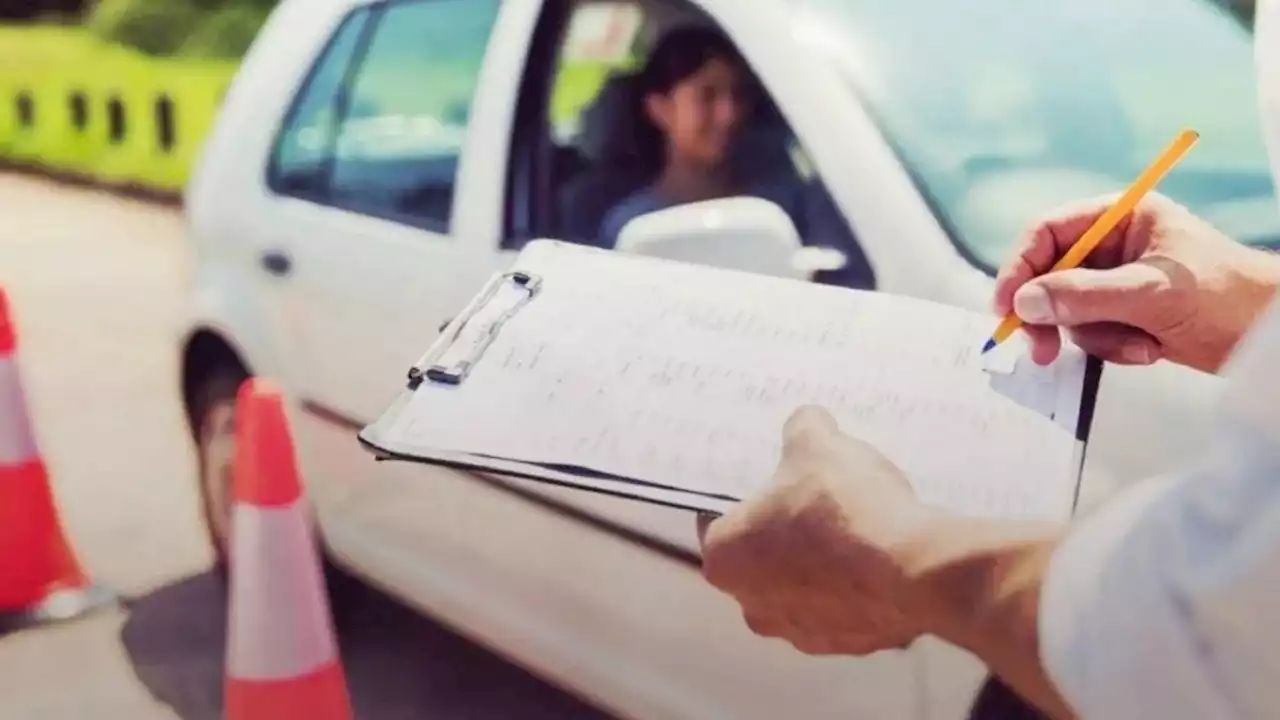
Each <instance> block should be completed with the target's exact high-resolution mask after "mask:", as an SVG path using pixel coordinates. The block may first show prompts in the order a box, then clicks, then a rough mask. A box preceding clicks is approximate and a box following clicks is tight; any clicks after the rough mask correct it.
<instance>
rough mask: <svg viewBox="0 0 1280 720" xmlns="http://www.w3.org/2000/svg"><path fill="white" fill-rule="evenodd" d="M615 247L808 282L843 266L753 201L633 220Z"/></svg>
mask: <svg viewBox="0 0 1280 720" xmlns="http://www.w3.org/2000/svg"><path fill="white" fill-rule="evenodd" d="M614 247H615V249H617V250H619V251H621V252H630V253H636V254H639V255H650V256H654V257H661V258H667V259H669V260H680V261H684V262H691V263H698V264H701V265H713V266H715V267H721V268H728V269H733V270H744V271H747V272H754V273H759V274H762V275H772V276H775V277H790V278H798V279H806V280H807V279H810V278H811V277H812V276H813V273H815V272H817V271H819V270H835V269H839V268H841V267H843V266H844V263H845V261H846V260H845V257H844V255H843V253H840V252H839V251H838V250H834V249H831V248H821V247H804V246H803V244H802V243H801V240H800V233H799V232H797V231H796V227H795V225H794V224H793V223H792V222H791V218H790V217H789V216H788V215H787V213H786V212H785V211H784V210H783V209H782V208H780V207H778V205H776V204H775V203H772V202H769V201H768V200H763V199H761V198H756V197H732V198H721V199H716V200H705V201H702V202H696V203H688V204H685V205H677V206H675V207H670V208H666V209H663V210H657V211H654V212H651V213H647V214H644V215H640V216H637V217H635V218H633V219H632V220H631V221H630V222H628V223H627V224H626V225H624V226H623V227H622V231H621V232H620V233H619V235H618V241H617V243H616V244H615V246H614Z"/></svg>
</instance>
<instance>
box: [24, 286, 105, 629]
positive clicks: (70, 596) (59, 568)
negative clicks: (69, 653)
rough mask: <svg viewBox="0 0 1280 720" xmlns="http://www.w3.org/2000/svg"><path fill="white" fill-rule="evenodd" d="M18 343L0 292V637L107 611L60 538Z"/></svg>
mask: <svg viewBox="0 0 1280 720" xmlns="http://www.w3.org/2000/svg"><path fill="white" fill-rule="evenodd" d="M17 349H18V338H17V333H16V331H15V329H14V325H13V322H12V320H11V318H10V317H9V302H8V298H7V297H6V296H5V293H4V290H3V289H0V633H3V632H9V631H13V630H18V629H22V628H26V627H30V626H32V625H39V624H43V623H47V622H53V621H60V620H70V619H73V618H76V617H79V616H81V615H84V614H86V613H88V612H90V611H92V610H95V609H98V608H102V607H105V606H107V605H110V604H112V603H114V601H115V599H116V597H115V594H114V593H112V592H110V591H108V590H106V589H105V588H101V587H98V586H95V585H94V584H93V583H92V582H91V581H90V580H89V577H88V576H87V575H86V574H85V572H84V570H83V569H82V568H81V567H80V563H79V561H78V560H77V559H76V556H75V553H74V552H73V551H72V549H71V546H70V544H69V543H68V542H67V538H66V536H65V535H64V533H63V531H62V522H61V519H60V518H59V515H58V509H57V504H56V502H55V501H54V497H53V489H52V488H51V487H50V485H49V475H48V472H47V471H46V470H45V465H44V460H43V459H42V458H41V457H40V451H39V449H38V448H37V447H36V442H35V436H34V433H33V432H32V429H31V420H30V418H29V416H28V415H27V402H26V394H25V393H24V392H23V388H22V378H21V376H20V374H19V372H18V361H17Z"/></svg>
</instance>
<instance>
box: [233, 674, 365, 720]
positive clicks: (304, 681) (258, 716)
mask: <svg viewBox="0 0 1280 720" xmlns="http://www.w3.org/2000/svg"><path fill="white" fill-rule="evenodd" d="M225 710H226V715H225V717H226V718H227V720H283V719H284V718H306V719H307V720H351V717H352V714H351V700H350V697H349V696H348V695H347V681H346V675H345V673H344V672H343V670H342V665H340V664H339V663H338V662H336V661H335V662H332V663H329V664H328V665H327V666H325V667H323V668H320V669H318V670H316V671H315V672H313V673H311V674H309V675H307V676H305V677H300V678H293V679H288V680H240V679H237V678H227V682H226V708H225Z"/></svg>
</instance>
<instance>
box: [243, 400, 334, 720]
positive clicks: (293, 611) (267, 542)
mask: <svg viewBox="0 0 1280 720" xmlns="http://www.w3.org/2000/svg"><path fill="white" fill-rule="evenodd" d="M235 437H236V449H235V458H234V466H233V469H234V473H235V477H234V480H233V489H232V499H233V502H234V505H233V507H232V518H231V537H230V542H231V558H230V559H231V562H230V566H231V576H230V577H231V587H230V591H231V596H230V607H229V619H228V624H227V627H228V631H227V632H228V638H227V671H226V708H225V710H226V714H225V717H226V718H227V720H291V719H292V718H298V719H299V720H350V718H351V700H350V696H349V695H348V692H347V683H346V675H345V673H344V671H343V669H342V663H341V660H340V658H339V656H338V647H337V641H336V639H335V637H334V631H333V619H332V616H331V615H330V610H329V601H328V596H327V595H326V593H325V585H324V576H323V574H322V572H321V566H320V558H319V556H318V554H317V553H316V545H315V541H314V537H313V534H312V531H311V522H310V513H308V512H307V507H306V501H305V499H304V498H303V495H302V484H301V482H300V481H299V479H298V470H297V465H296V463H295V460H294V455H293V441H292V439H291V438H290V435H289V428H288V423H287V420H286V419H285V414H284V405H283V401H282V399H281V395H280V391H279V389H277V388H276V387H275V386H274V385H272V384H271V383H270V382H268V381H264V380H261V379H254V378H251V379H249V380H246V381H245V382H244V384H243V385H241V387H240V391H239V393H238V395H237V397H236V418H235Z"/></svg>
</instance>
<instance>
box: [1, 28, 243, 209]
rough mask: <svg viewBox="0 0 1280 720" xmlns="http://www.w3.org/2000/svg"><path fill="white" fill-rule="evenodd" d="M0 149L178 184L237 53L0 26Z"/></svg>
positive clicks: (116, 180) (9, 154)
mask: <svg viewBox="0 0 1280 720" xmlns="http://www.w3.org/2000/svg"><path fill="white" fill-rule="evenodd" d="M0 68H3V70H0V159H7V160H10V161H15V162H18V163H22V164H29V165H35V166H39V167H44V168H47V169H50V170H55V171H60V172H68V173H74V174H77V175H82V176H85V177H88V178H90V179H93V180H98V181H101V182H105V183H110V184H127V185H137V186H143V187H147V188H151V189H155V190H162V191H177V190H180V189H181V188H182V185H183V183H184V182H185V181H186V178H187V174H188V172H189V171H190V168H191V164H192V162H193V161H194V159H195V156H196V153H197V152H198V151H199V148H200V143H201V142H202V141H203V139H204V137H205V134H206V133H207V132H208V129H209V124H210V123H211V122H212V120H213V116H214V114H215V113H216V111H217V106H218V103H219V102H220V100H221V98H222V94H223V93H224V92H225V91H226V88H227V85H228V84H229V83H230V81H231V77H232V75H233V74H234V72H235V68H236V63H234V62H225V61H201V60H195V61H193V60H182V59H156V58H151V57H148V56H146V55H143V54H141V53H138V52H135V51H132V50H129V49H126V48H122V47H119V46H114V45H109V44H106V43H103V42H100V41H98V40H96V39H95V38H93V37H91V36H89V35H87V34H86V33H84V32H83V31H81V30H77V29H74V28H59V27H39V28H21V29H18V28H7V27H0Z"/></svg>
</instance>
